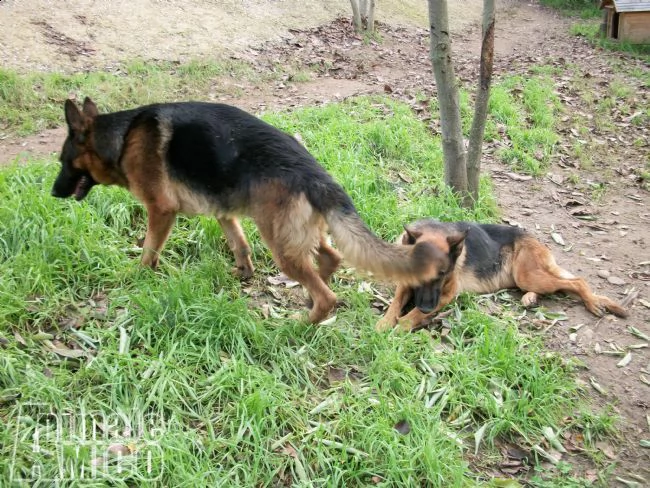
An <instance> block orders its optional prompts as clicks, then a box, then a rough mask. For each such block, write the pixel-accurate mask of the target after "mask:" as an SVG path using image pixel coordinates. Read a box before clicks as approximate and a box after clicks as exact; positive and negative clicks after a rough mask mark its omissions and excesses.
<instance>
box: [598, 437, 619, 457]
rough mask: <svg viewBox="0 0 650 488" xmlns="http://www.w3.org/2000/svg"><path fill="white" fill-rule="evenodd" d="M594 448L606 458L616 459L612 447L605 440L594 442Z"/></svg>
mask: <svg viewBox="0 0 650 488" xmlns="http://www.w3.org/2000/svg"><path fill="white" fill-rule="evenodd" d="M596 449H598V450H599V451H600V452H602V453H603V454H604V455H605V456H606V457H607V458H608V459H616V454H615V453H614V448H613V447H612V446H611V445H610V444H609V443H607V442H605V441H599V442H596Z"/></svg>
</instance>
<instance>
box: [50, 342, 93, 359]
mask: <svg viewBox="0 0 650 488" xmlns="http://www.w3.org/2000/svg"><path fill="white" fill-rule="evenodd" d="M43 344H45V346H46V347H47V348H48V349H49V350H50V351H52V352H53V353H55V354H58V355H59V356H63V357H65V358H72V359H78V358H81V357H85V356H87V355H88V353H87V352H86V351H84V350H83V349H70V348H69V347H67V346H66V345H65V344H63V343H62V342H60V341H56V343H54V342H52V341H49V340H44V341H43Z"/></svg>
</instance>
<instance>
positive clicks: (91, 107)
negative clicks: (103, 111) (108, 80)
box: [83, 97, 99, 119]
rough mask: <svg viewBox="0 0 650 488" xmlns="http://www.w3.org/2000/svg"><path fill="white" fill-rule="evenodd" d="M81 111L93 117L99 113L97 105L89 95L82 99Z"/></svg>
mask: <svg viewBox="0 0 650 488" xmlns="http://www.w3.org/2000/svg"><path fill="white" fill-rule="evenodd" d="M83 113H84V115H85V116H86V117H90V118H91V119H94V118H95V117H97V116H98V115H99V110H97V105H95V102H93V101H92V100H91V99H90V97H86V98H85V99H84V106H83Z"/></svg>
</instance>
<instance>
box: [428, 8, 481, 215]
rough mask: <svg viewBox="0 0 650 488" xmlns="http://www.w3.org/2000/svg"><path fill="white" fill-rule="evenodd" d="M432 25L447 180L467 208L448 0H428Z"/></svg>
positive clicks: (435, 75) (464, 160)
mask: <svg viewBox="0 0 650 488" xmlns="http://www.w3.org/2000/svg"><path fill="white" fill-rule="evenodd" d="M429 24H430V29H429V32H430V36H431V64H432V65H433V74H434V77H435V80H436V86H437V92H438V102H439V105H440V121H441V126H442V153H443V157H444V162H445V183H446V184H447V185H448V186H449V187H450V188H451V189H452V190H453V191H454V192H456V193H457V194H459V196H460V197H461V198H462V203H463V206H466V207H467V206H471V204H472V201H471V197H470V196H469V193H468V192H467V153H466V152H465V144H464V141H463V131H462V124H461V118H460V104H459V101H458V86H457V85H456V76H455V74H454V66H453V63H452V60H451V39H450V37H449V19H448V14H447V1H446V0H429Z"/></svg>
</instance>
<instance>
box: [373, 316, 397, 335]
mask: <svg viewBox="0 0 650 488" xmlns="http://www.w3.org/2000/svg"><path fill="white" fill-rule="evenodd" d="M395 324H397V320H394V319H391V318H390V317H382V318H380V319H379V320H378V321H377V323H376V324H375V330H376V331H377V332H386V331H387V330H390V329H392V328H393V327H395Z"/></svg>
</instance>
